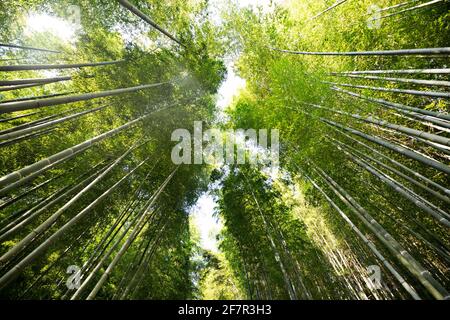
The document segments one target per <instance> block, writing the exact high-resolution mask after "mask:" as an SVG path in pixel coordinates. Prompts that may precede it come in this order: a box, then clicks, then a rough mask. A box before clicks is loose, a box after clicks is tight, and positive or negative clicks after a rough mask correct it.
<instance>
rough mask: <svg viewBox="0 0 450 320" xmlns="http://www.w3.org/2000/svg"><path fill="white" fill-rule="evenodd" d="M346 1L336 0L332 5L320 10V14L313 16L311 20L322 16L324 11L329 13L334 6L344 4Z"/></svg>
mask: <svg viewBox="0 0 450 320" xmlns="http://www.w3.org/2000/svg"><path fill="white" fill-rule="evenodd" d="M344 2H347V0H340V1H339V0H338V1H336V3H335V4H333V5H331V6H330V7H328V8H326V9H325V10H323V11H321V12H319V13H318V14H316V15H315V16H314V17H312V18H311V20H314V19H317V18H318V17H320V16H321V15H323V14H324V13H327V12H328V11H330V10H333V9H334V8H336V7H337V6H339V5H341V4H343V3H344Z"/></svg>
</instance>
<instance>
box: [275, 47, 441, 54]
mask: <svg viewBox="0 0 450 320" xmlns="http://www.w3.org/2000/svg"><path fill="white" fill-rule="evenodd" d="M271 49H272V50H274V51H279V52H283V53H290V54H297V55H316V56H402V55H403V56H405V55H441V54H442V55H449V54H450V47H446V48H425V49H401V50H383V51H349V52H311V51H291V50H282V49H277V48H271Z"/></svg>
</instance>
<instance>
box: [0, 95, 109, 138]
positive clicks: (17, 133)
mask: <svg viewBox="0 0 450 320" xmlns="http://www.w3.org/2000/svg"><path fill="white" fill-rule="evenodd" d="M109 106H110V104H108V105H104V106H101V107H97V108H94V109H90V110H86V111H82V112H78V113H75V114H71V115H70V116H66V117H63V118H59V119H56V120H52V121H48V122H44V123H40V124H38V125H36V126H33V127H31V128H25V129H22V130H17V131H14V132H11V133H6V134H0V140H8V139H13V138H16V137H19V136H22V135H25V134H28V133H30V132H34V131H37V130H41V129H44V128H47V127H51V126H54V125H56V124H58V123H61V122H64V121H69V120H72V119H75V118H78V117H81V116H84V115H86V114H89V113H93V112H96V111H99V110H102V109H104V108H106V107H109Z"/></svg>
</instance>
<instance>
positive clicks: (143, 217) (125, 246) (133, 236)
mask: <svg viewBox="0 0 450 320" xmlns="http://www.w3.org/2000/svg"><path fill="white" fill-rule="evenodd" d="M178 168H179V166H177V167H176V168H175V169H174V170H173V171H172V173H171V174H170V175H169V176H168V177H167V178H166V180H165V181H164V183H163V184H162V186H161V187H160V188H159V190H158V191H157V193H156V195H155V196H154V197H153V199H152V201H151V202H150V203H149V205H148V206H147V207H146V209H145V212H144V214H142V215H141V217H140V218H139V220H138V221H137V223H136V225H135V227H134V228H133V230H132V231H131V234H130V235H129V236H128V238H127V240H126V241H125V243H124V244H123V245H122V247H121V248H120V249H119V251H118V252H117V254H116V255H115V257H114V259H113V260H112V261H111V263H110V264H109V265H108V267H107V268H106V270H105V272H104V273H103V274H102V276H101V277H100V280H99V281H98V282H97V284H96V285H95V287H94V288H93V289H92V291H91V292H90V293H89V295H88V297H87V299H86V300H92V299H94V298H95V296H96V295H97V293H98V291H99V290H100V288H101V287H102V285H103V284H104V283H105V281H106V279H107V278H108V276H109V274H110V273H111V272H112V270H113V268H114V267H115V266H116V265H117V263H118V262H119V260H120V258H121V257H122V256H123V254H124V253H125V252H126V251H127V249H128V248H129V247H130V245H131V243H133V241H134V240H135V239H136V237H137V236H138V234H139V233H140V232H141V231H142V227H144V225H145V223H146V221H147V220H146V218H147V217H148V214H149V212H150V209H151V207H152V206H153V204H154V203H155V202H156V200H158V198H159V196H160V194H161V193H162V191H163V190H164V189H165V187H166V186H167V184H168V183H169V182H170V181H171V179H172V177H173V176H174V175H175V173H176V172H177V170H178ZM0 281H1V279H0ZM72 298H73V297H72Z"/></svg>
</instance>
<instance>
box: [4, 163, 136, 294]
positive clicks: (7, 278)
mask: <svg viewBox="0 0 450 320" xmlns="http://www.w3.org/2000/svg"><path fill="white" fill-rule="evenodd" d="M143 163H144V162H141V163H140V164H138V165H137V166H136V167H135V168H134V169H133V170H131V171H130V172H129V173H127V174H126V175H124V176H123V177H122V178H121V179H120V180H119V181H117V182H116V183H115V184H114V185H113V186H112V187H110V188H109V189H108V190H106V191H105V192H104V193H102V194H101V195H100V196H99V197H98V198H97V199H95V200H94V201H93V202H91V203H90V204H89V205H88V206H87V207H85V208H84V209H83V210H81V211H80V212H79V213H78V214H77V215H76V216H75V217H73V218H72V219H70V220H69V221H68V222H67V223H66V224H64V226H62V227H61V228H60V229H58V231H56V232H55V233H53V234H52V235H51V236H50V237H49V238H47V239H46V240H45V241H44V242H43V243H41V244H40V245H39V246H38V247H37V248H36V249H34V250H33V251H32V252H31V253H30V254H28V255H27V256H26V257H25V258H23V259H22V260H20V262H18V263H17V264H15V265H14V267H12V268H11V269H10V270H9V271H8V272H7V273H5V274H4V275H3V276H2V277H1V278H0V288H4V287H5V286H6V285H7V284H8V283H10V282H11V281H12V280H14V279H15V278H16V277H17V276H18V275H19V274H20V273H21V272H22V271H23V269H24V268H25V267H27V266H28V265H30V263H31V262H33V261H34V259H36V258H37V257H38V256H40V255H41V254H43V253H44V252H45V251H47V250H48V248H49V247H50V246H51V245H52V244H53V243H55V241H56V240H57V239H59V238H60V237H61V236H62V235H64V234H65V233H66V232H67V231H68V229H70V228H71V227H72V226H73V225H75V224H76V223H77V222H78V221H79V220H80V219H81V218H83V217H84V216H85V215H86V214H87V213H88V212H89V211H91V210H92V209H93V208H94V207H95V206H96V205H98V204H99V203H100V202H101V201H102V200H103V199H104V198H105V197H107V196H108V195H110V194H111V193H112V192H113V191H114V190H115V189H116V188H117V187H118V186H119V185H120V184H122V183H123V182H124V181H125V180H126V179H127V178H128V177H129V176H130V175H131V174H133V173H134V171H135V170H137V169H138V168H139V167H140V166H141V165H142V164H143Z"/></svg>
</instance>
